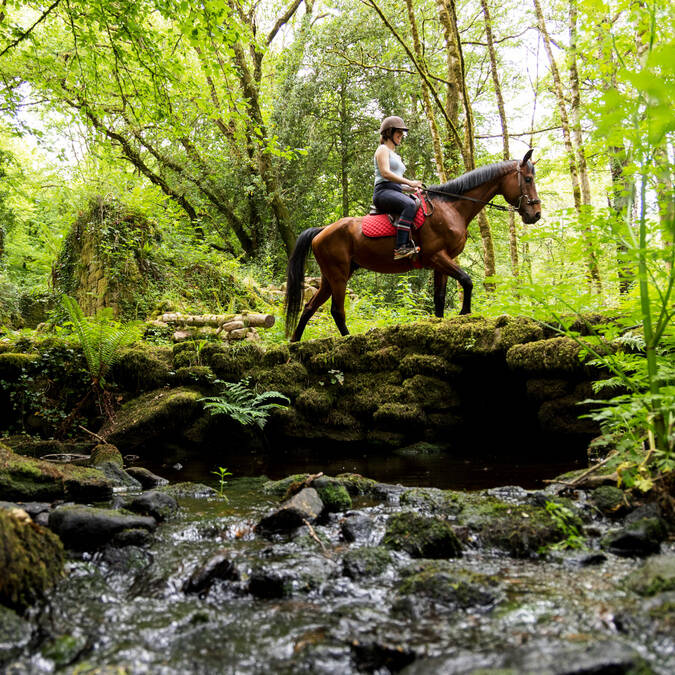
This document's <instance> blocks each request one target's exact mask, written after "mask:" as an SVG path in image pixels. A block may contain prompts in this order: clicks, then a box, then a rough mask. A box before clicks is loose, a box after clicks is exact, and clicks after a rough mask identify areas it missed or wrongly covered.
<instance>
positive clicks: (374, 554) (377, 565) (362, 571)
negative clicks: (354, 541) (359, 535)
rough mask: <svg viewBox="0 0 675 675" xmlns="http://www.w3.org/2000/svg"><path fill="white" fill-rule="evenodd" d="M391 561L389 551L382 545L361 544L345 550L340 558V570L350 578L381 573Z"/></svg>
mask: <svg viewBox="0 0 675 675" xmlns="http://www.w3.org/2000/svg"><path fill="white" fill-rule="evenodd" d="M390 562H391V553H390V552H389V551H388V550H387V549H386V548H384V547H382V546H362V547H360V548H353V549H350V550H349V551H347V553H346V554H345V556H344V558H343V559H342V572H343V574H344V575H345V576H347V577H349V578H350V579H358V578H360V577H373V576H377V575H379V574H382V572H384V570H385V569H386V568H387V565H389V563H390Z"/></svg>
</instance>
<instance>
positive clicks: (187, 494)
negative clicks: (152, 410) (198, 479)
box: [157, 482, 218, 502]
mask: <svg viewBox="0 0 675 675" xmlns="http://www.w3.org/2000/svg"><path fill="white" fill-rule="evenodd" d="M157 491H159V492H163V493H164V494H167V495H171V496H172V497H174V498H175V499H176V500H178V501H179V502H180V500H181V498H185V499H209V498H211V497H217V496H218V493H217V492H216V491H215V490H214V489H213V488H212V487H209V486H208V485H204V484H203V483H188V482H186V483H173V484H171V485H162V486H160V487H158V488H157Z"/></svg>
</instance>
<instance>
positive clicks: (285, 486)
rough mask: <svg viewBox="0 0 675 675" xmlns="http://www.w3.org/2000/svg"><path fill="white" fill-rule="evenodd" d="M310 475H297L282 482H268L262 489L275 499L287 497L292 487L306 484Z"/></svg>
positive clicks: (283, 479)
mask: <svg viewBox="0 0 675 675" xmlns="http://www.w3.org/2000/svg"><path fill="white" fill-rule="evenodd" d="M309 475H310V474H308V473H296V474H293V475H292V476H286V478H282V479H281V480H271V481H268V482H267V483H265V484H264V485H263V487H262V490H263V493H264V494H266V495H272V496H274V497H280V498H281V497H285V496H286V494H287V493H288V491H289V488H291V486H293V485H294V484H296V485H297V484H301V483H304V482H305V481H306V480H307V479H308V478H309Z"/></svg>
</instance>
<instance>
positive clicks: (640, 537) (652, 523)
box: [600, 518, 667, 557]
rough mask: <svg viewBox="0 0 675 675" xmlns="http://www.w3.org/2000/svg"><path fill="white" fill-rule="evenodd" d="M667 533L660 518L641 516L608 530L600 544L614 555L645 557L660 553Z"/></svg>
mask: <svg viewBox="0 0 675 675" xmlns="http://www.w3.org/2000/svg"><path fill="white" fill-rule="evenodd" d="M666 535H667V531H666V528H665V525H664V523H663V521H662V520H661V519H660V518H641V519H640V520H635V521H633V522H630V523H628V524H627V525H626V526H625V527H622V528H621V529H618V530H613V531H611V532H608V533H607V534H606V535H605V536H604V537H603V538H602V540H601V541H600V546H601V547H602V548H603V549H604V550H606V551H609V552H610V553H614V555H619V556H626V557H630V556H637V557H644V556H648V555H652V554H654V553H658V552H659V551H660V550H661V542H662V541H663V540H664V539H665V538H666Z"/></svg>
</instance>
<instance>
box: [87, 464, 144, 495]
mask: <svg viewBox="0 0 675 675" xmlns="http://www.w3.org/2000/svg"><path fill="white" fill-rule="evenodd" d="M97 468H98V470H99V471H100V472H101V473H102V474H103V475H104V476H105V477H106V478H107V479H108V481H109V482H110V483H111V484H112V485H113V486H114V489H115V490H116V491H124V492H136V491H138V490H141V484H140V483H139V482H138V481H137V480H136V479H135V478H132V477H131V476H130V475H129V474H128V473H127V472H126V471H125V470H124V469H122V468H120V467H119V466H118V465H117V464H116V463H114V462H101V463H100V464H99V465H98V467H97Z"/></svg>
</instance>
